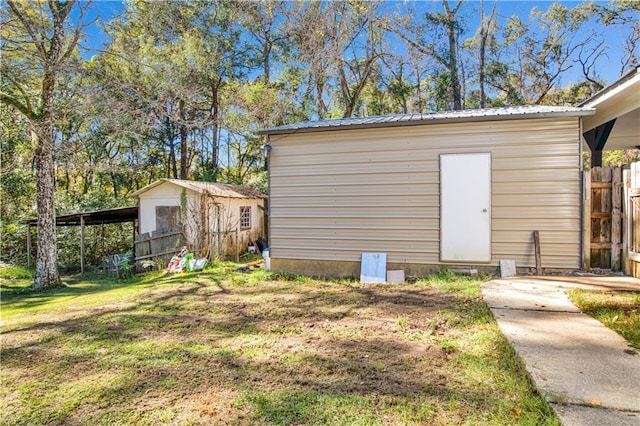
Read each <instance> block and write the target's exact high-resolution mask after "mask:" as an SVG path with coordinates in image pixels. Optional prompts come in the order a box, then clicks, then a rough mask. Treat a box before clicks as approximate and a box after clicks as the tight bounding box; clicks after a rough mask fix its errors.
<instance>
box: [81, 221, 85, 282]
mask: <svg viewBox="0 0 640 426" xmlns="http://www.w3.org/2000/svg"><path fill="white" fill-rule="evenodd" d="M80 273H81V274H84V216H80Z"/></svg>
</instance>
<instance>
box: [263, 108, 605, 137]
mask: <svg viewBox="0 0 640 426" xmlns="http://www.w3.org/2000/svg"><path fill="white" fill-rule="evenodd" d="M594 113H595V109H593V108H580V107H563V106H546V105H530V106H519V107H504V108H484V109H467V110H461V111H443V112H431V113H416V114H397V115H383V116H375V117H360V118H341V119H336V120H321V121H302V122H299V123H294V124H287V125H284V126H278V127H272V128H269V129H265V130H262V131H261V132H260V134H263V135H277V134H288V133H306V132H318V131H326V130H344V129H354V128H360V129H362V128H373V127H396V126H407V125H409V126H411V125H413V126H416V125H421V124H423V125H424V124H441V123H464V122H476V121H498V120H518V119H532V118H551V117H581V116H584V115H592V114H594Z"/></svg>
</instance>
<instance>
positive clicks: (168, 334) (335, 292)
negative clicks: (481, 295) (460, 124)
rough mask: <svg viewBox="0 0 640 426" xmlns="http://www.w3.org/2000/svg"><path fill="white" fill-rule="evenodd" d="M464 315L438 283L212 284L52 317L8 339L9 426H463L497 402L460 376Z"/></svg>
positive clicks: (11, 332)
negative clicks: (483, 405) (34, 425)
mask: <svg viewBox="0 0 640 426" xmlns="http://www.w3.org/2000/svg"><path fill="white" fill-rule="evenodd" d="M464 303H467V304H471V305H473V304H474V303H480V302H479V301H478V300H469V299H468V296H462V295H458V294H454V293H444V292H440V291H438V290H437V289H436V288H435V287H433V286H431V285H429V284H428V283H423V284H416V285H403V286H362V285H354V284H353V283H317V282H312V283H303V284H300V283H296V282H288V281H273V282H264V283H261V284H260V285H242V284H233V283H224V285H222V284H220V283H219V282H218V281H215V282H214V281H211V282H207V281H206V280H204V279H200V281H199V282H198V283H196V284H189V285H179V286H175V283H172V284H171V287H168V286H167V287H162V286H159V287H158V288H157V289H155V290H153V291H151V292H148V293H146V294H145V296H144V298H140V299H136V300H128V301H124V302H118V303H110V302H109V301H105V304H104V305H102V306H99V307H96V308H92V309H79V310H75V311H73V312H59V313H57V315H56V314H53V313H51V312H48V313H47V314H46V315H45V316H46V318H47V321H46V322H39V321H38V318H34V320H33V322H31V323H29V324H26V325H25V324H22V325H20V326H19V327H16V328H14V329H11V327H10V326H9V327H5V336H3V378H4V379H5V383H6V386H7V388H8V389H13V390H14V392H13V393H11V392H7V393H5V394H4V396H3V397H2V398H3V399H5V402H7V403H8V404H7V406H10V407H12V408H11V410H10V411H8V412H5V414H4V417H3V418H2V419H0V420H2V422H4V423H7V422H8V423H14V420H16V419H19V418H21V416H24V415H25V413H29V416H30V417H31V418H32V420H34V421H35V422H39V421H43V422H45V423H65V422H72V423H86V422H96V423H102V422H103V421H104V419H110V420H113V421H116V422H123V423H136V424H158V423H193V424H256V423H274V424H290V423H297V424H305V423H316V424H317V423H335V421H337V419H342V418H346V419H350V418H351V419H352V420H354V419H367V418H369V417H367V416H372V415H373V417H371V421H369V423H371V422H373V423H388V424H406V423H434V422H435V423H443V422H444V423H447V422H449V421H451V420H452V419H454V422H455V421H456V420H455V419H459V418H460V412H463V413H467V415H469V416H476V415H477V413H476V411H477V404H476V402H474V401H483V400H485V399H487V398H488V396H487V395H486V394H485V392H486V391H485V390H481V389H474V388H473V386H471V385H469V384H467V383H465V382H464V381H462V380H461V379H460V377H458V376H456V375H452V373H451V369H452V368H454V367H455V363H454V361H453V360H452V357H453V356H454V349H452V347H451V345H450V343H449V342H448V341H447V339H448V338H454V336H456V335H460V334H461V333H462V330H461V327H460V324H461V323H462V321H463V320H461V319H457V320H456V321H457V322H456V321H453V323H452V322H451V319H452V318H459V316H460V315H461V314H460V313H459V312H458V311H457V310H458V309H460V307H461V306H467V305H464ZM465 309H467V308H466V307H465ZM443 313H448V314H446V315H445V314H443ZM465 315H466V314H465ZM5 337H8V338H7V339H5ZM25 357H28V358H25ZM25 359H30V360H31V361H32V363H30V364H29V365H28V366H26V365H25ZM27 372H28V374H26V373H27ZM23 373H25V374H23ZM96 377H97V378H100V379H96ZM15 389H21V391H19V392H15ZM37 398H40V399H39V402H38V403H37V404H35V406H34V405H33V404H27V403H25V402H24V401H30V400H33V401H38V399H37ZM506 398H511V396H508V397H506ZM458 400H460V401H467V402H465V403H464V404H463V405H460V404H461V403H458V402H455V403H452V401H458ZM21 401H22V402H21ZM447 406H450V407H452V408H448V409H445V410H444V411H443V409H442V408H440V407H447ZM429 407H431V408H429ZM359 410H363V411H359ZM447 410H453V411H455V412H456V413H455V414H452V413H448V411H447ZM52 413H53V414H52ZM334 416H335V421H332V420H331V419H333V418H334ZM345 416H346V417H345ZM349 416H354V417H349ZM463 417H464V416H463ZM375 419H377V420H376V421H374V420H375ZM381 419H382V420H381ZM403 419H404V420H403ZM420 419H422V420H420Z"/></svg>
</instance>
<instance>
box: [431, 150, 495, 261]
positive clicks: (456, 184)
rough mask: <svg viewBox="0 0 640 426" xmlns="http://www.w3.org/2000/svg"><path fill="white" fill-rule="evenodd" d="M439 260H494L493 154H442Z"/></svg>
mask: <svg viewBox="0 0 640 426" xmlns="http://www.w3.org/2000/svg"><path fill="white" fill-rule="evenodd" d="M440 260H441V261H447V262H490V261H491V154H489V153H482V154H442V155H440Z"/></svg>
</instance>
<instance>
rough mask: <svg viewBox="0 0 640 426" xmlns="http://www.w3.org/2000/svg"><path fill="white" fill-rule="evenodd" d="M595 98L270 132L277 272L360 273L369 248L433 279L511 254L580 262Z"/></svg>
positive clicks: (490, 266)
mask: <svg viewBox="0 0 640 426" xmlns="http://www.w3.org/2000/svg"><path fill="white" fill-rule="evenodd" d="M594 113H595V110H594V109H592V108H583V107H552V106H526V107H508V108H493V109H478V110H465V111H452V112H438V113H430V114H407V115H390V116H380V117H368V118H351V119H338V120H327V121H310V122H301V123H296V124H292V125H285V126H279V127H274V128H270V129H267V130H264V131H263V132H262V133H263V134H265V135H267V136H268V144H267V148H268V149H267V151H268V152H269V172H270V174H269V203H270V206H269V209H270V211H269V230H270V237H269V245H270V256H271V268H272V269H273V270H275V271H281V272H290V273H300V274H309V275H321V276H357V275H358V274H359V273H360V260H361V255H362V253H386V254H387V268H390V269H403V270H405V271H406V273H407V274H409V275H425V274H428V273H432V272H435V271H437V270H439V269H441V268H443V267H456V268H461V267H464V268H467V267H470V268H477V269H480V270H490V271H494V270H496V269H497V267H498V265H499V261H500V259H511V260H515V262H516V265H517V267H518V268H519V269H522V268H527V269H528V268H534V267H535V266H536V259H535V249H534V231H537V233H538V235H539V241H540V245H539V247H540V253H541V256H542V259H543V266H544V267H545V269H547V270H550V269H551V270H565V271H566V270H574V269H577V268H580V267H581V265H582V253H583V250H582V248H583V247H582V241H583V239H582V232H583V231H582V211H583V209H582V189H581V182H582V180H581V171H582V160H581V158H582V155H581V154H582V149H583V144H582V137H581V135H582V130H581V119H582V117H585V116H590V115H593V114H594Z"/></svg>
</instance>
